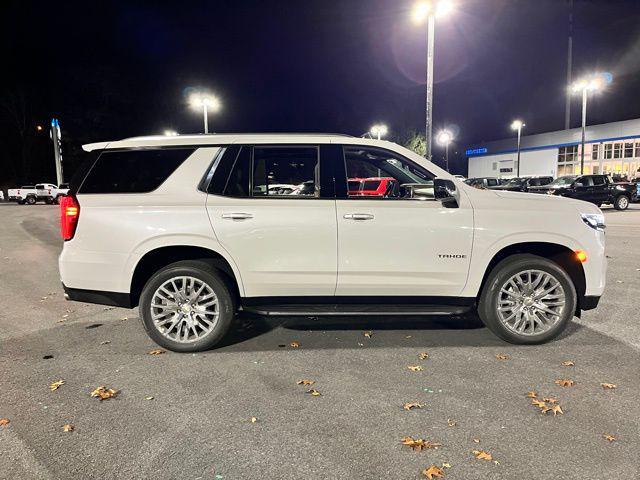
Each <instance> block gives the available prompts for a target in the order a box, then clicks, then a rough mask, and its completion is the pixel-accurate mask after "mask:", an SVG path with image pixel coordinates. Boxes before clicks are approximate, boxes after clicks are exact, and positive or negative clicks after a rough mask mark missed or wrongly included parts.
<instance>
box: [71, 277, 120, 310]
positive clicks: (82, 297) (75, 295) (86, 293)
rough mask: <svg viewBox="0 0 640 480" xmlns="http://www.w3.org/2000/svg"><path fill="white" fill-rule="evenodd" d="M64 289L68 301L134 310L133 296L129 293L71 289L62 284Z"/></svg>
mask: <svg viewBox="0 0 640 480" xmlns="http://www.w3.org/2000/svg"><path fill="white" fill-rule="evenodd" d="M62 288H64V298H66V299H67V300H71V301H74V302H84V303H97V304H99V305H110V306H112V307H122V308H132V306H131V296H130V295H129V294H128V293H122V292H104V291H100V290H83V289H80V288H69V287H67V286H66V285H65V284H64V283H63V284H62Z"/></svg>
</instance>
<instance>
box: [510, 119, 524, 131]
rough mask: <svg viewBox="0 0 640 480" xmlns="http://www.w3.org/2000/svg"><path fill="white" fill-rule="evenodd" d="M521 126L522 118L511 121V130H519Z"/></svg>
mask: <svg viewBox="0 0 640 480" xmlns="http://www.w3.org/2000/svg"><path fill="white" fill-rule="evenodd" d="M522 127H524V123H523V122H522V120H514V121H513V122H512V123H511V130H520V129H521V128H522Z"/></svg>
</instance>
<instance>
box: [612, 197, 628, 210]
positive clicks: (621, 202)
mask: <svg viewBox="0 0 640 480" xmlns="http://www.w3.org/2000/svg"><path fill="white" fill-rule="evenodd" d="M613 206H614V208H615V209H616V210H626V209H627V208H629V197H627V196H626V195H620V196H619V197H617V198H616V199H615V201H614V202H613Z"/></svg>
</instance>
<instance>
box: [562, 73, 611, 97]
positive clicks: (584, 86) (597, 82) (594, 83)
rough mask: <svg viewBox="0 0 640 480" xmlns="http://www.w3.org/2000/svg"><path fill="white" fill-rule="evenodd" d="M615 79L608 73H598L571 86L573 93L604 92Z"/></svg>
mask: <svg viewBox="0 0 640 480" xmlns="http://www.w3.org/2000/svg"><path fill="white" fill-rule="evenodd" d="M612 79H613V77H612V76H611V74H610V73H607V72H598V73H594V74H592V75H589V76H587V77H585V78H581V79H580V80H578V81H576V82H574V83H573V84H572V85H571V87H570V88H571V91H572V92H573V93H582V92H583V91H584V90H586V91H587V92H596V91H599V90H602V89H603V88H604V87H605V86H606V85H607V84H609V83H611V81H612Z"/></svg>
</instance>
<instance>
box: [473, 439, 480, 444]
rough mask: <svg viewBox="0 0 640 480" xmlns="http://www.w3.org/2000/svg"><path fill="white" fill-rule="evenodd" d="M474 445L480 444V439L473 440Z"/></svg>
mask: <svg viewBox="0 0 640 480" xmlns="http://www.w3.org/2000/svg"><path fill="white" fill-rule="evenodd" d="M472 440H473V442H474V443H480V439H479V438H473V439H472Z"/></svg>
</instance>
